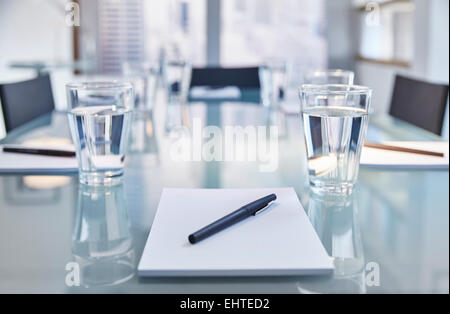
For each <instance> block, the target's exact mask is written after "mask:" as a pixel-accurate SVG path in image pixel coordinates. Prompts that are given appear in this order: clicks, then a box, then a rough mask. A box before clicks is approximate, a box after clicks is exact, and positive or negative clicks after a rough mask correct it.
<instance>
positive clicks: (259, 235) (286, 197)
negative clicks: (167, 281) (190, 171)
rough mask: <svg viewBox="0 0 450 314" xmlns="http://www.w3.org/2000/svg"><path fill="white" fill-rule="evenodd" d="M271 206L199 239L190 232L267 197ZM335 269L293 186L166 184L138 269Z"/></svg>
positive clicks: (230, 272) (152, 272) (175, 272)
mask: <svg viewBox="0 0 450 314" xmlns="http://www.w3.org/2000/svg"><path fill="white" fill-rule="evenodd" d="M271 193H275V194H276V195H277V200H276V201H275V202H274V203H272V204H271V205H270V208H269V209H267V210H265V211H264V212H263V213H261V214H258V215H257V216H254V217H251V218H248V219H246V220H244V221H241V222H240V223H238V224H236V225H234V226H231V227H229V228H227V229H225V230H223V231H221V232H219V233H217V234H215V235H213V236H211V237H209V238H207V239H205V240H203V241H202V242H199V243H197V244H194V245H193V244H190V243H189V242H188V236H189V234H191V233H193V232H195V231H197V230H198V229H200V228H202V227H204V226H206V225H208V224H209V223H211V222H213V221H215V220H217V219H219V218H222V217H223V216H225V215H227V214H229V213H230V212H232V211H234V210H236V209H238V208H240V207H241V206H243V205H245V204H248V203H250V202H252V201H254V200H256V199H259V198H261V197H263V196H266V195H269V194H271ZM332 270H333V263H332V260H331V259H330V257H329V256H328V255H327V253H326V251H325V249H324V247H323V246H322V243H321V242H320V239H319V237H318V236H317V234H316V232H315V231H314V228H313V227H312V225H311V223H310V222H309V219H308V217H307V215H306V213H305V211H304V209H303V208H302V206H301V204H300V202H299V201H298V198H297V195H296V193H295V191H294V190H293V189H292V188H283V189H250V190H249V189H240V190H235V189H220V190H217V189H213V190H205V189H164V191H163V193H162V196H161V200H160V203H159V206H158V211H157V213H156V216H155V219H154V222H153V225H152V228H151V231H150V235H149V237H148V240H147V244H146V246H145V249H144V252H143V254H142V258H141V261H140V263H139V267H138V271H139V275H141V276H156V277H157V276H286V275H313V274H326V273H330V272H332Z"/></svg>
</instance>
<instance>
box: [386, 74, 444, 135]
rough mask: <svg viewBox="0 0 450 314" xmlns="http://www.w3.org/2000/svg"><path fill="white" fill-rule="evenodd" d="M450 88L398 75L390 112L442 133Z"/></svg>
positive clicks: (436, 132)
mask: <svg viewBox="0 0 450 314" xmlns="http://www.w3.org/2000/svg"><path fill="white" fill-rule="evenodd" d="M448 90H449V87H448V85H440V84H431V83H428V82H424V81H419V80H415V79H411V78H407V77H403V76H400V75H397V76H396V78H395V86H394V92H393V94H392V102H391V108H390V111H389V114H390V115H391V116H393V117H395V118H398V119H400V120H404V121H406V122H409V123H411V124H414V125H416V126H418V127H420V128H422V129H425V130H428V131H430V132H433V133H435V134H438V135H441V133H442V126H443V122H444V115H445V109H446V105H447V99H448Z"/></svg>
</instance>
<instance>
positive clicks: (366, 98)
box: [300, 85, 372, 195]
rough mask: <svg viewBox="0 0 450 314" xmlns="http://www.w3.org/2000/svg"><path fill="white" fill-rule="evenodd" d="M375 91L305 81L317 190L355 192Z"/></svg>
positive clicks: (306, 126)
mask: <svg viewBox="0 0 450 314" xmlns="http://www.w3.org/2000/svg"><path fill="white" fill-rule="evenodd" d="M371 95H372V91H371V89H370V88H368V87H364V86H355V85H352V86H351V85H303V86H302V87H301V88H300V100H301V114H302V119H303V128H304V135H305V141H306V153H307V158H308V171H309V182H310V186H311V189H312V190H313V192H315V193H318V194H335V195H349V194H351V193H352V190H353V186H354V184H355V182H356V180H357V177H358V170H359V161H360V155H361V149H362V147H363V144H364V141H365V137H366V131H367V125H368V114H369V106H370V102H371Z"/></svg>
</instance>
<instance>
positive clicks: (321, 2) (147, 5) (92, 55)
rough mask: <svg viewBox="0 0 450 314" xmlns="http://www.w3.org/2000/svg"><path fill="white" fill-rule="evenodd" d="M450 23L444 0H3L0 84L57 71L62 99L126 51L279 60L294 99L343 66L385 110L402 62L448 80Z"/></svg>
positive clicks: (107, 70)
mask: <svg viewBox="0 0 450 314" xmlns="http://www.w3.org/2000/svg"><path fill="white" fill-rule="evenodd" d="M448 32H449V1H448V0H391V1H381V0H380V1H364V0H359V1H356V0H276V1H275V0H165V1H157V0H78V1H66V0H21V1H17V0H0V38H1V40H0V84H1V83H9V82H15V81H20V80H25V79H29V78H32V77H34V76H36V75H37V74H39V73H41V72H49V73H50V76H51V81H52V90H53V94H54V100H55V107H56V109H57V110H64V108H65V103H66V100H65V90H64V84H65V83H66V82H67V81H70V80H72V79H73V78H74V76H95V75H119V74H120V73H121V72H122V70H123V64H124V63H127V62H129V63H142V62H146V61H152V62H178V61H183V62H189V63H190V64H191V65H192V66H196V67H204V66H221V67H240V66H245V67H247V66H260V65H263V64H268V63H276V62H282V63H283V64H284V65H285V66H286V75H287V81H288V84H287V88H288V89H289V90H290V91H291V94H292V97H293V99H295V97H296V92H295V90H296V88H297V87H298V86H299V85H300V84H301V83H302V77H303V75H304V73H306V72H307V71H310V70H317V69H327V68H329V69H346V70H352V71H354V72H355V83H356V84H362V85H367V86H370V87H372V88H373V89H374V98H373V113H374V114H383V113H386V112H388V111H389V106H390V102H391V97H392V92H393V88H394V80H395V76H396V75H397V74H400V75H405V76H408V77H411V78H415V79H419V80H424V81H428V82H432V83H440V84H447V85H448V82H449V33H448ZM287 92H289V91H287ZM1 120H2V119H0V138H2V137H4V136H5V134H6V132H5V128H4V125H3V122H2V121H1ZM448 134H449V131H448V105H447V110H446V114H445V119H444V127H443V131H442V136H443V137H444V138H446V139H448V137H449V135H448Z"/></svg>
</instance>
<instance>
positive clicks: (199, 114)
mask: <svg viewBox="0 0 450 314" xmlns="http://www.w3.org/2000/svg"><path fill="white" fill-rule="evenodd" d="M133 119H134V121H133V125H132V130H131V136H130V146H129V153H128V155H127V159H126V166H125V174H124V178H123V183H122V184H120V185H117V186H114V187H90V186H85V185H80V184H79V183H78V178H77V174H76V173H59V174H54V173H53V174H48V173H33V174H23V173H22V174H20V173H17V174H1V175H0V292H1V293H182V294H185V293H188V294H191V293H192V294H207V293H233V294H234V293H251V294H265V293H290V294H291V293H448V292H449V196H448V195H449V193H448V190H449V172H448V170H407V169H403V170H394V169H375V168H364V167H363V168H361V169H360V173H359V180H358V184H357V187H356V189H355V191H354V193H353V194H352V195H351V196H349V197H345V198H339V199H336V198H327V197H323V196H317V195H314V194H313V193H312V192H310V191H309V188H308V178H307V168H306V157H305V145H304V140H303V135H302V126H301V121H300V115H299V114H296V113H295V112H287V111H284V110H281V109H280V108H278V107H277V108H268V107H264V106H261V105H259V104H258V103H256V102H255V103H252V102H244V103H241V102H229V101H218V100H215V101H206V102H192V103H188V104H185V105H176V104H171V105H166V104H163V103H161V104H157V106H156V107H155V108H154V111H153V112H152V113H141V114H136V116H135V117H134V118H133ZM196 123H197V124H198V123H201V124H202V125H203V126H218V127H219V129H223V128H224V126H241V127H243V128H245V127H249V126H250V127H254V126H266V127H270V126H276V127H277V130H278V135H277V137H276V144H277V152H278V158H277V160H276V164H275V167H273V169H271V170H270V171H261V164H262V163H263V162H264V161H263V160H260V159H258V158H257V159H256V160H250V161H216V160H215V161H205V160H194V159H192V160H174V158H173V155H171V148H173V143H174V141H177V139H179V138H178V137H177V136H179V134H181V133H183V130H184V131H186V130H191V129H192V128H193V127H194V126H195V125H196ZM188 133H189V132H188ZM367 138H368V140H370V141H389V140H396V141H440V140H442V139H441V138H440V137H438V136H436V135H434V134H431V133H429V132H427V131H424V130H421V129H419V128H417V127H415V126H412V125H410V124H407V123H405V122H402V121H399V120H396V119H394V118H392V117H390V116H387V115H379V116H376V115H374V116H372V117H371V119H370V124H369V129H368V135H367ZM61 139H65V140H69V139H70V131H69V127H68V123H67V118H66V115H65V114H64V113H63V112H53V113H51V114H47V115H44V116H42V117H39V118H38V119H36V120H33V121H31V122H29V123H27V124H26V125H24V126H22V127H20V128H18V129H16V130H13V131H12V132H10V133H9V134H8V135H7V137H6V138H4V139H3V140H2V141H0V144H5V143H23V142H24V141H30V140H34V141H39V140H45V141H46V142H51V141H52V140H61ZM204 140H206V139H204ZM186 141H187V146H186V147H188V148H189V147H191V146H192V141H190V140H189V138H187V139H186ZM189 145H191V146H189ZM252 145H256V143H252V142H248V143H247V146H252ZM252 147H256V146H252ZM191 148H192V147H191ZM188 151H189V152H192V150H188ZM188 156H190V155H188ZM275 187H293V188H294V189H295V191H296V193H297V195H298V197H299V200H300V201H301V203H302V205H303V207H304V209H305V211H306V212H307V214H308V216H309V218H310V220H311V222H312V224H313V226H314V228H315V229H316V231H317V233H318V235H319V237H320V238H321V240H322V243H323V245H324V247H325V248H326V249H327V251H328V253H329V255H330V256H331V257H332V258H334V261H335V265H336V270H335V272H334V274H333V275H327V276H311V277H307V276H306V277H213V278H210V277H205V278H201V277H192V278H141V277H139V276H138V275H137V271H136V269H137V264H138V262H139V259H140V257H141V254H142V252H143V249H144V245H145V243H146V240H147V236H148V234H149V232H150V229H151V226H152V220H153V218H154V215H155V212H156V210H157V207H158V202H159V199H160V196H161V193H162V190H163V189H164V188H275ZM74 265H76V266H74ZM77 267H78V268H77ZM74 270H77V271H78V274H74ZM75 275H78V277H77V278H78V279H79V280H78V281H77V280H75V281H74V278H75V277H74V276H75Z"/></svg>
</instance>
